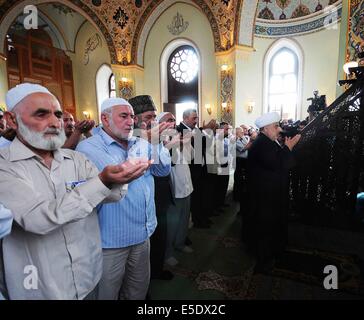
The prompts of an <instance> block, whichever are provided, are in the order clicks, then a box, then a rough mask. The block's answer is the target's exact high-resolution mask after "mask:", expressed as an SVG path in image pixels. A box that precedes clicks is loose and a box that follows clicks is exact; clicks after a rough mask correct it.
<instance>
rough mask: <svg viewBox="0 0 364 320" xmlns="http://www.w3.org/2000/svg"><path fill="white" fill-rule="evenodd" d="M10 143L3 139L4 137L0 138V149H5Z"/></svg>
mask: <svg viewBox="0 0 364 320" xmlns="http://www.w3.org/2000/svg"><path fill="white" fill-rule="evenodd" d="M10 143H11V141H9V140H7V139H5V138H4V137H0V148H5V147H7V146H8V145H10Z"/></svg>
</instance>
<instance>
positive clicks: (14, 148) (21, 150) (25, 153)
mask: <svg viewBox="0 0 364 320" xmlns="http://www.w3.org/2000/svg"><path fill="white" fill-rule="evenodd" d="M9 155H10V157H9V160H10V161H11V162H13V161H19V160H25V159H30V158H34V157H35V158H38V159H40V160H41V161H42V160H43V159H42V158H41V157H40V156H39V155H37V154H35V153H34V152H33V151H32V150H30V149H29V148H28V147H27V146H26V145H25V144H24V143H22V142H21V141H20V140H19V139H18V138H17V137H16V138H15V139H14V141H13V142H12V143H11V144H10V146H9ZM53 157H54V159H55V160H56V161H58V162H61V161H62V160H63V159H64V158H68V159H71V157H70V156H69V155H67V154H66V153H65V152H64V151H63V150H62V149H58V150H55V151H53Z"/></svg>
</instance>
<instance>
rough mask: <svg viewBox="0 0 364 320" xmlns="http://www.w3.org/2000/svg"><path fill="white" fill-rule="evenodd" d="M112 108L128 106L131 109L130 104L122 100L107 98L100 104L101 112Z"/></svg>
mask: <svg viewBox="0 0 364 320" xmlns="http://www.w3.org/2000/svg"><path fill="white" fill-rule="evenodd" d="M114 106H129V107H130V108H132V109H133V107H132V106H131V104H130V103H129V102H128V101H126V100H125V99H123V98H108V99H106V100H104V102H103V103H102V104H101V112H104V111H105V110H106V109H109V108H111V107H114Z"/></svg>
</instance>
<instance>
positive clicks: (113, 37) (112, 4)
mask: <svg viewBox="0 0 364 320" xmlns="http://www.w3.org/2000/svg"><path fill="white" fill-rule="evenodd" d="M34 2H35V1H33V3H34ZM44 2H55V3H57V4H63V5H67V6H70V7H72V8H73V9H74V10H77V11H78V12H79V13H81V14H82V15H83V16H85V17H88V18H89V19H91V20H92V21H93V22H94V23H95V24H96V25H97V26H98V27H99V29H100V31H101V32H102V33H103V35H104V37H105V39H106V42H107V44H108V47H109V50H110V55H111V60H112V63H120V64H123V65H128V64H136V63H137V54H138V53H137V51H138V45H139V39H140V38H141V34H142V32H143V28H144V27H145V25H147V22H148V19H149V18H150V17H151V16H152V15H153V13H155V12H161V13H162V12H163V11H164V10H165V9H166V8H167V7H168V6H170V5H172V4H173V3H176V2H187V3H190V4H192V5H194V6H196V7H197V8H199V9H200V10H201V11H202V12H203V13H204V14H205V15H206V17H207V19H208V20H209V22H210V25H211V29H212V32H213V36H214V45H215V51H216V52H219V51H224V50H228V49H229V48H230V47H232V46H233V45H235V44H237V43H238V42H239V41H238V37H239V32H240V33H241V32H242V31H241V26H240V25H239V24H240V21H243V26H242V27H243V29H244V30H251V28H252V26H253V23H254V19H253V17H254V16H255V15H257V17H258V19H257V23H256V26H255V34H256V35H262V36H282V35H285V34H288V35H292V34H298V33H300V32H301V31H302V30H304V31H305V30H306V29H307V28H306V29H305V27H304V28H303V29H302V28H301V29H297V26H294V28H293V33H291V32H289V30H288V29H282V30H281V29H277V27H276V25H275V26H274V28H275V29H272V28H270V26H267V25H266V24H265V23H268V22H271V23H273V24H275V23H279V22H284V21H287V22H288V21H295V20H294V19H293V20H292V18H298V17H303V16H305V17H306V16H307V18H309V17H312V16H314V17H316V16H317V14H316V15H315V14H313V13H315V12H317V11H322V12H324V11H325V10H324V8H325V7H327V6H328V5H329V4H333V3H341V1H340V0H259V4H258V8H257V10H256V12H255V8H256V2H257V0H244V1H243V0H178V1H176V0H58V1H52V0H37V1H36V3H38V4H40V3H44ZM22 3H27V4H29V3H31V1H28V0H0V17H2V16H5V15H6V14H8V13H9V12H10V11H11V10H12V9H13V8H14V7H15V6H17V5H19V6H18V10H21V9H19V8H20V7H21V6H20V4H22ZM247 3H251V4H253V3H254V5H251V6H250V7H249V12H250V13H249V14H250V15H252V14H253V15H252V19H251V20H249V19H248V20H247V19H245V18H244V17H245V15H244V14H243V13H242V11H243V9H242V8H243V7H247ZM162 9H163V10H162ZM58 10H65V11H67V10H68V9H67V7H62V6H58ZM241 16H243V17H242V18H241ZM171 18H172V17H171ZM282 18H285V19H284V20H280V19H282ZM244 19H245V20H244ZM267 19H268V20H267ZM1 20H2V19H1V18H0V23H2V21H1ZM272 20H273V21H272ZM244 21H249V24H250V28H248V26H247V25H244ZM149 22H150V21H149ZM321 22H322V21H321ZM315 23H316V22H315ZM321 24H322V23H321ZM316 25H317V26H319V24H318V23H316ZM316 25H313V24H312V23H311V21H310V26H309V27H310V28H311V29H309V30H306V31H307V32H309V31H311V30H313V29H312V28H314V29H315V28H317V27H316ZM287 30H288V31H287ZM249 32H250V31H249ZM250 33H251V32H250ZM251 37H252V36H251ZM0 38H1V37H0Z"/></svg>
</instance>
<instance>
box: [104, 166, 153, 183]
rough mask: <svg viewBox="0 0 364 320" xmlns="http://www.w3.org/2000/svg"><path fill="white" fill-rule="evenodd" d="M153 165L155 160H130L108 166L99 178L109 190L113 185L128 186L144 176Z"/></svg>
mask: <svg viewBox="0 0 364 320" xmlns="http://www.w3.org/2000/svg"><path fill="white" fill-rule="evenodd" d="M152 163H153V160H148V159H130V160H127V161H125V162H123V163H121V164H118V165H109V166H106V167H105V168H104V170H102V172H101V173H100V174H99V178H100V180H101V181H102V183H103V184H104V185H105V186H107V187H108V188H111V187H112V185H113V184H126V183H129V182H131V181H133V180H135V179H137V178H139V177H140V176H142V175H143V174H144V173H145V171H146V170H148V169H149V167H150V166H151V165H152Z"/></svg>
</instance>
